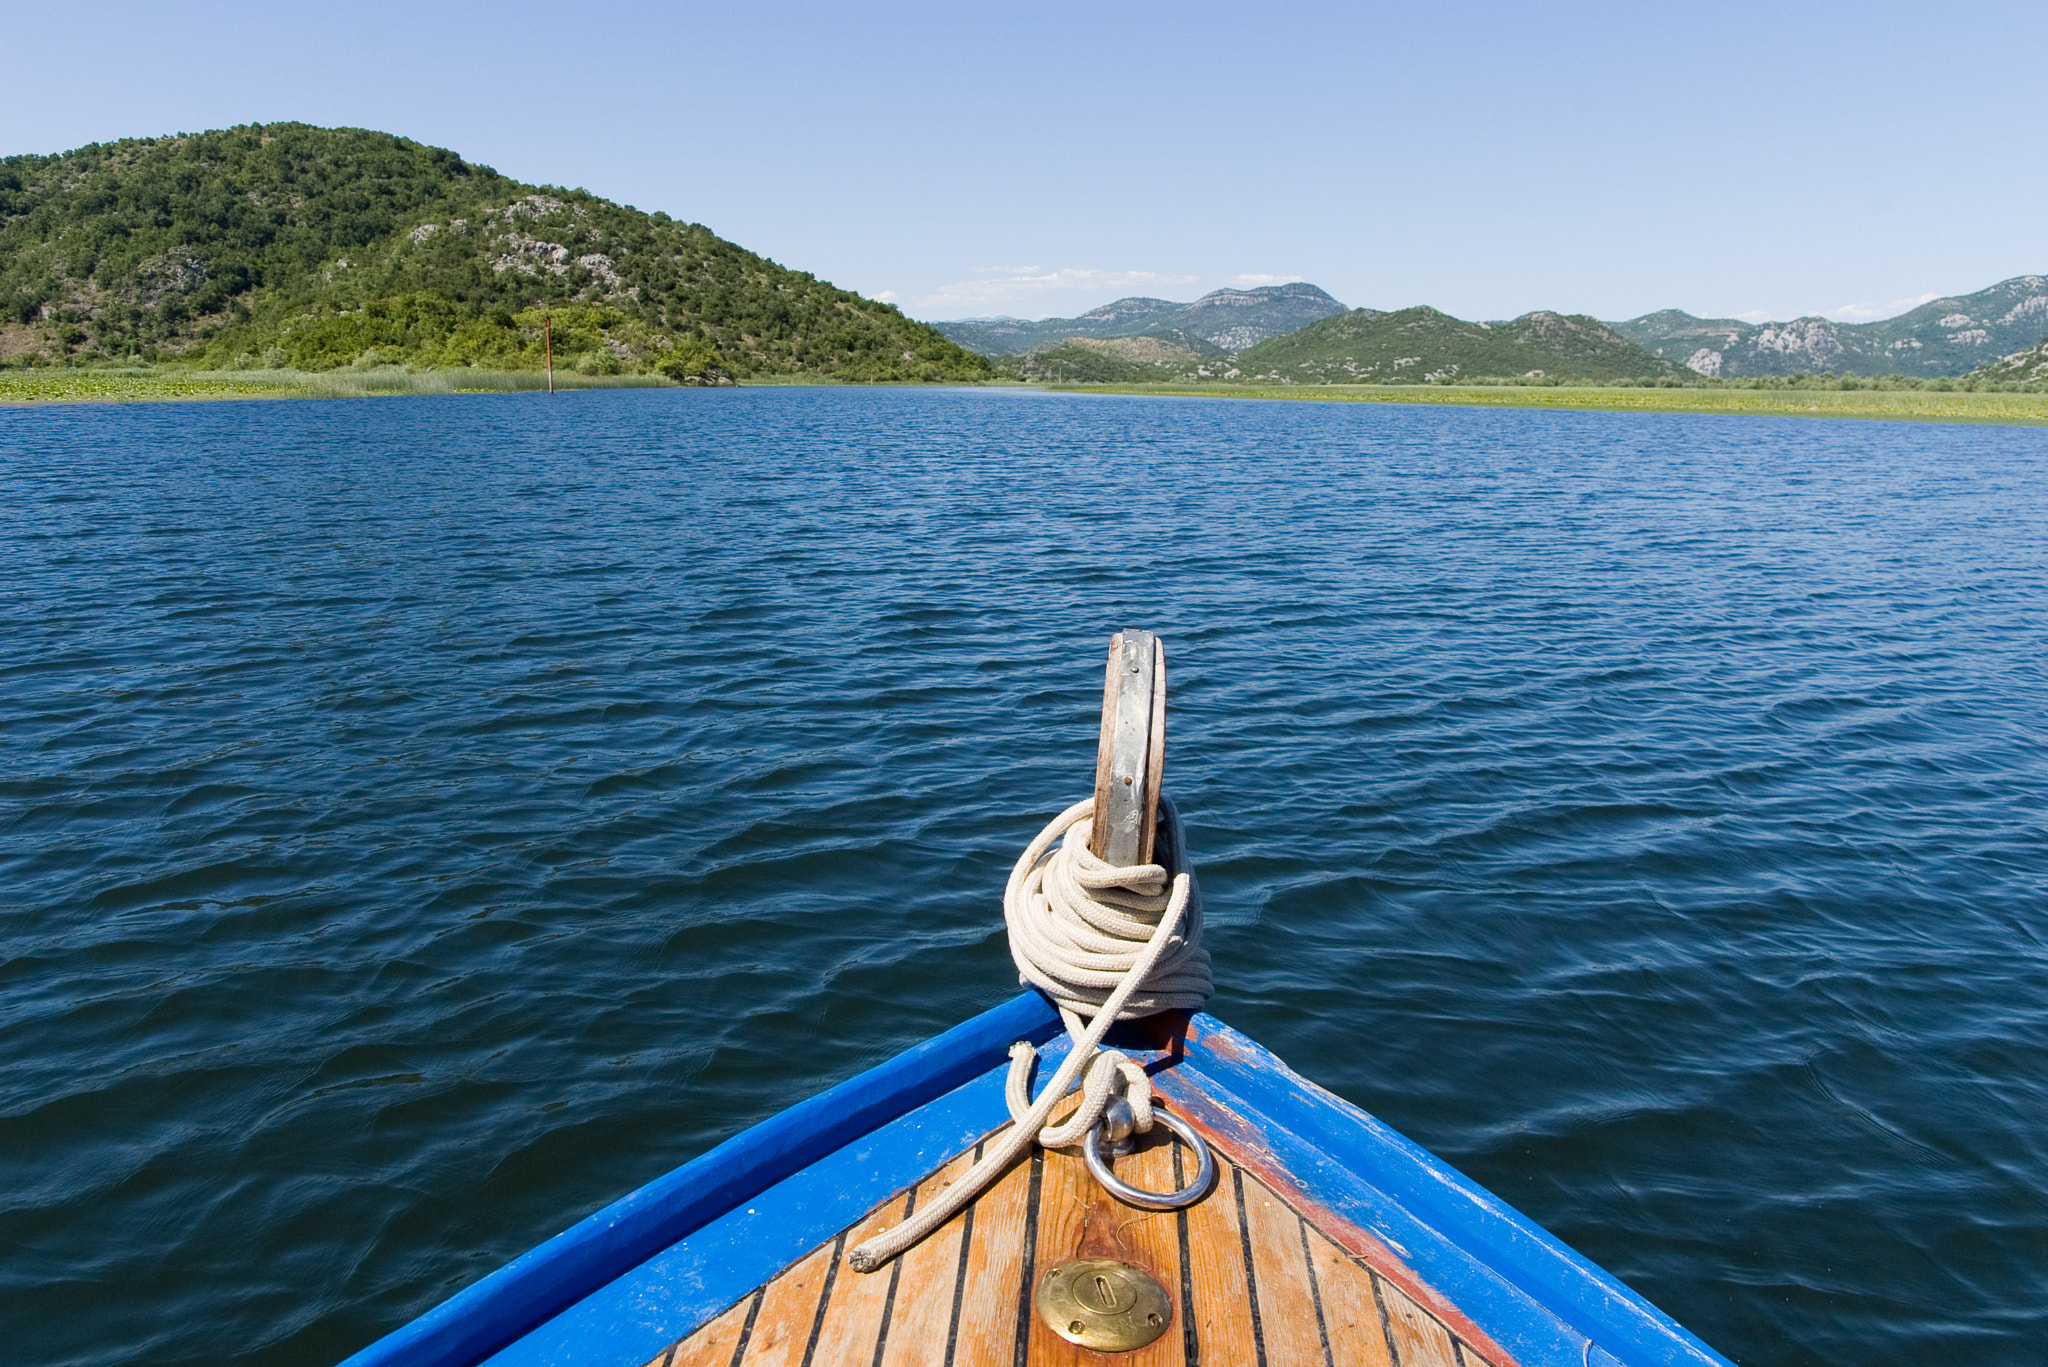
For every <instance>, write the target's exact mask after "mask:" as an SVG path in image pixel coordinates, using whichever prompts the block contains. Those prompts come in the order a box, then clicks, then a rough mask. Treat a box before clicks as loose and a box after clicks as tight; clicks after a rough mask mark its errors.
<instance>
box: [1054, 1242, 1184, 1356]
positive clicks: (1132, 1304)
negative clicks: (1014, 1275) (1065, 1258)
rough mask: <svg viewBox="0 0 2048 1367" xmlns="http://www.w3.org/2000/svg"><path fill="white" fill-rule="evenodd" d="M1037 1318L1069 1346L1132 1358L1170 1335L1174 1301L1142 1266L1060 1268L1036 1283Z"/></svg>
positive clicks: (1084, 1263) (1099, 1262) (1103, 1262)
mask: <svg viewBox="0 0 2048 1367" xmlns="http://www.w3.org/2000/svg"><path fill="white" fill-rule="evenodd" d="M1036 1300H1037V1305H1038V1317H1039V1318H1040V1319H1042V1320H1044V1321H1045V1324H1046V1327H1047V1328H1049V1329H1051V1330H1052V1331H1053V1332H1054V1333H1055V1334H1058V1335H1059V1336H1060V1337H1061V1338H1063V1339H1065V1340H1066V1341H1067V1342H1069V1343H1078V1344H1080V1345H1081V1346H1082V1347H1083V1348H1093V1349H1094V1350H1095V1351H1096V1352H1098V1353H1128V1352H1130V1351H1131V1350H1132V1349H1133V1348H1143V1347H1144V1346H1145V1345H1146V1344H1148V1343H1150V1342H1151V1341H1152V1340H1153V1339H1156V1338H1158V1337H1159V1336H1160V1335H1161V1334H1163V1333H1165V1332H1166V1325H1167V1321H1169V1320H1171V1319H1172V1318H1173V1302H1172V1301H1170V1300H1168V1299H1167V1297H1166V1288H1165V1287H1163V1286H1161V1285H1160V1284H1159V1283H1158V1281H1157V1280H1155V1279H1154V1278H1153V1276H1152V1274H1151V1273H1149V1272H1147V1271H1145V1269H1144V1268H1142V1267H1133V1266H1131V1265H1130V1264H1129V1263H1119V1262H1114V1261H1111V1260H1110V1259H1108V1258H1078V1259H1076V1260H1075V1261H1073V1262H1070V1263H1061V1264H1060V1265H1059V1266H1058V1267H1055V1268H1054V1269H1053V1270H1052V1271H1050V1272H1048V1273H1046V1274H1045V1280H1044V1281H1042V1282H1040V1283H1039V1284H1038V1295H1037V1297H1036Z"/></svg>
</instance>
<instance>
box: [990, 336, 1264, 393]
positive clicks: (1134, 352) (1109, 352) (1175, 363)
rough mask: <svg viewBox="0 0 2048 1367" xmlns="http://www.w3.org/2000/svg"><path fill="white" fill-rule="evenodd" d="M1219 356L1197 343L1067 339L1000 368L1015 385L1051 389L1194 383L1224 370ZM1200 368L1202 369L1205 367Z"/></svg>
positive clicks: (1004, 361)
mask: <svg viewBox="0 0 2048 1367" xmlns="http://www.w3.org/2000/svg"><path fill="white" fill-rule="evenodd" d="M1222 355H1223V352H1222V351H1221V350H1219V349H1218V348H1216V347H1214V346H1211V345H1210V344H1209V343H1207V342H1205V341H1203V340H1202V339H1201V338H1199V337H1196V338H1187V337H1183V336H1180V335H1178V334H1174V335H1169V336H1165V337H1071V338H1068V339H1067V340H1066V341H1064V342H1054V343H1051V344H1049V345H1046V346H1041V347H1035V348H1033V349H1032V350H1030V351H1027V352H1025V353H1024V354H1023V355H1022V356H1006V357H1004V358H1003V359H1002V361H1001V364H1002V366H1003V367H1004V368H1005V369H1006V370H1009V371H1010V372H1011V373H1013V374H1015V375H1017V376H1018V377H1019V378H1020V379H1026V380H1044V381H1051V382H1053V383H1056V384H1161V383H1172V382H1176V381H1184V382H1194V381H1197V380H1203V379H1208V378H1211V377H1212V375H1217V374H1221V373H1222V372H1223V371H1224V370H1226V369H1228V368H1229V365H1228V363H1227V362H1221V363H1219V362H1220V358H1221V357H1222ZM1205 362H1207V363H1208V364H1207V366H1206V367H1205V364H1204V363H1205Z"/></svg>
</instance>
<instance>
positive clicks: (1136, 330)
mask: <svg viewBox="0 0 2048 1367" xmlns="http://www.w3.org/2000/svg"><path fill="white" fill-rule="evenodd" d="M1343 311H1344V306H1343V305H1342V304H1340V303H1338V302H1337V301H1336V300H1335V299H1332V298H1331V297H1330V296H1329V295H1327V294H1325V293H1324V292H1323V291H1322V290H1320V289H1317V288H1316V287H1315V286H1314V285H1311V284H1308V283H1307V282H1306V281H1295V282H1294V283H1292V284H1287V285H1261V286H1259V287H1258V288H1257V289H1250V290H1213V291H1211V292H1210V293H1208V294H1205V295H1203V296H1202V297H1201V298H1200V299H1197V300H1195V302H1194V303H1192V304H1176V303H1174V302H1173V301H1172V300H1170V299H1149V298H1145V297H1142V296H1137V295H1134V296H1132V297H1131V298H1128V299H1118V300H1116V301H1115V302H1114V303H1109V304H1104V305H1103V306H1102V307H1101V308H1099V309H1090V310H1088V312H1086V313H1084V314H1082V315H1081V316H1080V317H1078V318H1040V319H1038V320H1036V321H1032V320H1029V319H1024V318H964V319H961V320H960V321H958V322H952V323H934V324H932V326H933V327H935V328H937V329H938V330H939V331H940V332H943V333H945V334H946V335H947V336H948V337H951V338H952V339H953V340H954V341H956V342H958V343H959V344H960V345H961V346H964V347H966V348H967V349H968V350H970V351H978V352H980V353H981V354H982V355H984V356H1014V355H1019V354H1021V353H1024V352H1028V351H1037V350H1039V349H1041V348H1045V347H1054V346H1058V345H1059V344H1060V343H1062V342H1065V341H1069V340H1072V339H1075V338H1114V337H1163V338H1166V339H1168V340H1171V341H1175V342H1178V343H1179V344H1180V345H1182V346H1186V347H1190V348H1192V349H1194V350H1196V351H1203V350H1204V349H1205V348H1207V349H1210V350H1220V351H1242V350H1244V349H1245V348H1246V347H1248V346H1252V345H1254V344H1255V343H1258V342H1262V341H1265V340H1266V339H1267V338H1269V337H1278V336H1281V335H1282V334H1284V333H1289V332H1293V331H1294V330H1295V329H1296V328H1299V327H1302V326H1304V325H1306V324H1308V323H1313V322H1314V321H1315V320H1316V319H1318V318H1327V317H1329V316H1330V315H1331V314H1333V313H1342V312H1343Z"/></svg>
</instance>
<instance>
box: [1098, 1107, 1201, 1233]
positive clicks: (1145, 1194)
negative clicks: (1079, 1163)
mask: <svg viewBox="0 0 2048 1367" xmlns="http://www.w3.org/2000/svg"><path fill="white" fill-rule="evenodd" d="M1152 1119H1153V1122H1154V1123H1156V1124H1160V1125H1164V1126H1166V1128H1167V1129H1169V1130H1172V1131H1173V1133H1174V1134H1175V1135H1176V1136H1177V1137H1178V1138H1179V1139H1180V1142H1181V1143H1183V1144H1185V1145H1187V1146H1188V1147H1189V1148H1191V1149H1193V1150H1194V1151H1195V1180H1194V1181H1192V1182H1190V1183H1188V1184H1187V1185H1186V1186H1184V1187H1182V1188H1181V1189H1180V1190H1179V1191H1170V1192H1157V1191H1140V1190H1139V1189H1138V1188H1136V1187H1134V1186H1132V1185H1131V1184H1130V1183H1128V1182H1124V1181H1121V1180H1119V1179H1118V1177H1117V1175H1116V1174H1115V1173H1114V1172H1112V1171H1110V1167H1109V1163H1108V1161H1107V1160H1106V1159H1104V1158H1103V1156H1102V1122H1100V1121H1097V1122H1096V1123H1095V1126H1094V1127H1093V1128H1092V1129H1090V1130H1089V1131H1088V1137H1087V1138H1086V1139H1085V1140H1083V1141H1082V1142H1081V1157H1082V1158H1084V1159H1086V1160H1087V1162H1088V1171H1089V1172H1091V1173H1093V1174H1095V1180H1096V1181H1098V1182H1100V1183H1102V1189H1103V1190H1104V1191H1106V1192H1108V1193H1109V1194H1110V1195H1111V1196H1114V1197H1116V1199H1117V1200H1119V1201H1122V1202H1123V1203H1124V1204H1125V1205H1129V1206H1136V1207H1138V1208H1139V1209H1140V1210H1179V1209H1180V1208H1181V1207H1182V1206H1191V1205H1193V1204H1194V1203H1195V1202H1197V1201H1199V1200H1201V1199H1202V1197H1203V1196H1204V1195H1205V1194H1206V1193H1207V1192H1208V1190H1209V1184H1210V1183H1211V1182H1212V1181H1214V1180H1215V1178H1216V1159H1215V1158H1214V1157H1213V1156H1212V1155H1211V1154H1210V1152H1209V1146H1208V1144H1207V1143H1205V1142H1203V1139H1202V1136H1200V1135H1198V1134H1196V1133H1195V1132H1194V1130H1193V1129H1191V1128H1189V1126H1188V1123H1187V1121H1185V1120H1182V1119H1181V1118H1180V1117H1179V1116H1177V1115H1174V1114H1173V1113H1172V1112H1170V1111H1164V1110H1159V1109H1157V1108H1155V1109H1154V1110H1153V1112H1152Z"/></svg>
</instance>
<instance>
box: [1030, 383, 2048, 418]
mask: <svg viewBox="0 0 2048 1367" xmlns="http://www.w3.org/2000/svg"><path fill="white" fill-rule="evenodd" d="M1046 388H1048V389H1057V390H1060V391H1062V392H1067V391H1071V392H1086V393H1093V394H1161V395H1174V396H1186V397H1191V398H1211V399H1308V400H1320V401H1323V402H1326V403H1421V404H1451V405H1459V406H1465V407H1476V408H1567V409H1607V410H1614V411H1620V412H1629V413H1728V414H1757V415H1766V416H1777V417H1801V418H1891V419H1896V420H1900V421H1908V422H1990V423H2020V424H2048V393H2040V392H2033V393H1988V392H1985V391H1981V390H1979V391H1975V392H1972V391H1968V390H1933V389H1904V390H1871V389H1854V390H1828V389H1621V388H1615V389H1608V388H1596V387H1593V386H1586V387H1582V388H1570V387H1565V386H1556V387H1542V388H1537V387H1529V388H1519V387H1512V386H1506V385H1222V384H1219V385H1201V386H1192V385H1048V386H1046Z"/></svg>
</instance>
